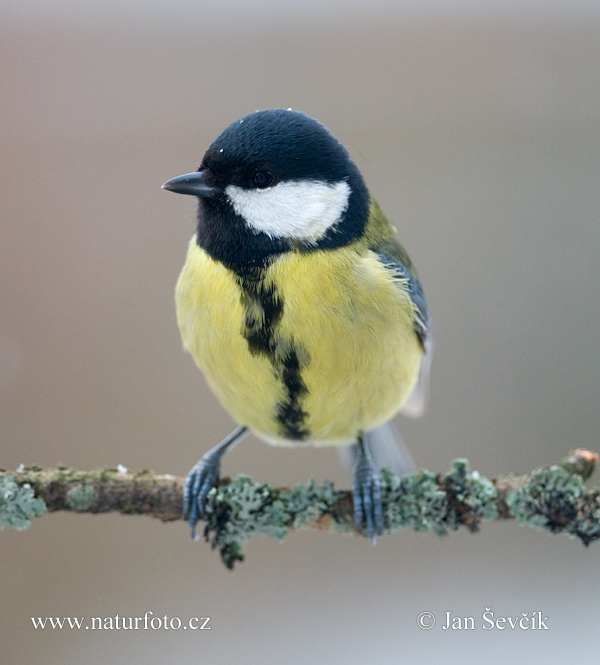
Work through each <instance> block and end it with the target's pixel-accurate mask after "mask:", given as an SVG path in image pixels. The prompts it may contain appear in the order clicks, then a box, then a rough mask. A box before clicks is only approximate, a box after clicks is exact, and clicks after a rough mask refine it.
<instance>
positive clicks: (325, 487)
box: [279, 478, 348, 530]
mask: <svg viewBox="0 0 600 665" xmlns="http://www.w3.org/2000/svg"><path fill="white" fill-rule="evenodd" d="M340 496H341V492H336V491H335V490H334V489H333V483H332V482H331V481H329V480H326V481H325V482H324V483H323V484H322V485H317V484H316V483H315V481H314V480H313V479H312V478H311V479H310V480H309V481H308V483H307V485H306V487H304V486H303V485H297V486H296V487H293V488H292V489H291V490H289V491H284V492H281V493H280V495H279V498H280V499H281V500H282V501H283V502H284V506H285V510H286V511H287V512H289V513H290V514H291V515H292V516H293V517H292V526H294V527H299V528H310V525H311V524H314V523H315V522H317V521H318V520H319V519H320V518H321V517H322V516H323V515H326V514H331V511H332V509H333V506H334V505H335V504H336V503H337V501H338V500H339V499H340ZM338 524H339V526H340V528H341V529H345V530H347V528H348V523H347V522H345V521H344V522H338Z"/></svg>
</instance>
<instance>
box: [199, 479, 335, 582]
mask: <svg viewBox="0 0 600 665" xmlns="http://www.w3.org/2000/svg"><path fill="white" fill-rule="evenodd" d="M342 494H343V493H341V492H335V491H334V489H333V484H332V483H331V482H325V483H324V484H323V485H321V486H318V485H316V484H315V482H314V481H313V480H310V481H309V482H308V484H307V486H306V487H302V486H297V487H293V488H292V489H290V490H283V491H277V490H276V489H275V488H274V487H273V486H272V485H270V484H267V485H260V484H259V483H256V482H254V481H253V480H252V479H251V478H249V477H248V476H238V477H237V478H236V479H235V480H232V481H231V482H230V483H228V484H227V485H221V486H219V487H216V488H213V489H212V490H211V491H210V492H209V494H208V501H207V506H206V513H207V522H206V526H205V529H204V537H205V538H206V540H207V541H209V542H210V543H211V544H212V547H213V548H216V549H219V551H220V553H221V558H222V560H223V562H224V563H225V565H226V566H227V567H228V568H230V569H231V568H233V566H234V565H235V562H236V561H243V558H244V546H245V544H246V543H247V542H248V541H249V540H250V538H252V537H253V536H257V535H267V536H272V537H274V538H276V539H277V540H282V539H283V537H284V536H285V535H286V533H287V532H288V531H289V529H290V527H294V526H299V527H305V526H308V525H309V524H311V523H314V522H316V521H317V520H319V519H320V518H321V517H322V516H323V515H325V514H328V513H329V511H331V510H332V508H333V506H334V504H335V503H336V501H338V499H339V498H340V496H342ZM329 514H330V513H329ZM347 528H348V527H346V529H347Z"/></svg>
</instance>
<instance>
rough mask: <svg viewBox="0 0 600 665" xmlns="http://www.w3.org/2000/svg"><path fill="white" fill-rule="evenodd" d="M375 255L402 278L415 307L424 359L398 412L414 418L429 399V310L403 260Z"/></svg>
mask: <svg viewBox="0 0 600 665" xmlns="http://www.w3.org/2000/svg"><path fill="white" fill-rule="evenodd" d="M377 256H378V257H379V260H380V261H381V262H382V263H383V265H384V266H385V267H386V268H387V269H388V270H390V272H392V273H393V275H394V277H395V278H397V279H401V280H402V281H403V282H404V284H405V285H406V290H407V291H408V295H409V296H410V299H411V302H412V304H413V308H414V316H415V319H414V323H413V326H414V329H415V334H416V335H417V337H418V338H419V340H420V341H421V345H422V347H423V360H422V362H421V370H420V372H419V378H418V380H417V384H416V386H415V388H414V390H413V391H412V393H411V394H410V395H409V397H408V399H407V400H406V402H405V403H404V404H403V406H402V408H401V409H400V411H401V412H402V413H404V414H405V415H407V416H412V417H413V418H417V417H418V416H420V415H422V414H423V412H424V411H425V407H426V406H427V400H428V397H429V373H430V369H431V356H432V355H433V334H432V329H431V320H430V318H429V310H428V309H427V303H426V301H425V295H424V293H423V287H422V286H421V283H420V282H419V280H418V279H417V278H416V277H415V276H414V275H413V274H411V273H410V272H409V271H408V269H407V268H406V266H405V265H404V264H403V263H402V261H400V260H398V259H394V258H392V257H391V256H390V255H389V254H385V253H384V252H377Z"/></svg>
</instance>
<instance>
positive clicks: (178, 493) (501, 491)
mask: <svg viewBox="0 0 600 665" xmlns="http://www.w3.org/2000/svg"><path fill="white" fill-rule="evenodd" d="M597 462H598V455H597V454H596V453H593V452H591V451H588V450H582V449H579V450H575V451H574V452H572V453H571V454H570V455H569V456H568V457H566V458H565V459H563V460H562V461H561V462H559V463H558V464H556V465H553V466H550V467H543V468H541V469H537V470H535V471H533V472H531V473H529V474H526V475H523V476H512V475H509V476H505V477H502V478H497V479H495V480H488V479H487V478H484V477H482V476H480V475H479V473H477V472H476V471H471V470H470V468H469V464H468V462H467V461H466V460H461V459H458V460H454V461H453V462H452V464H451V467H450V470H449V471H448V473H446V474H433V473H431V472H430V471H427V470H419V471H415V472H414V473H410V474H407V475H406V476H403V477H401V478H398V477H397V476H395V475H394V474H393V473H392V472H391V471H390V470H389V469H383V471H382V501H383V512H384V519H385V524H386V530H387V531H389V532H394V531H399V530H403V529H407V528H412V529H415V530H417V531H420V532H424V531H429V530H431V531H434V532H435V533H437V534H439V535H443V534H446V533H447V532H448V531H454V530H456V529H458V528H459V527H460V526H461V525H463V526H466V527H467V528H468V529H469V530H470V531H472V532H474V531H477V530H478V528H479V525H480V524H481V522H482V521H484V520H494V519H511V518H516V519H517V520H518V521H519V522H520V523H522V524H529V525H530V526H534V527H538V528H544V529H547V530H549V531H550V532H551V533H565V534H567V535H570V536H573V537H577V538H579V539H580V540H581V541H582V542H583V543H584V544H585V545H588V544H589V543H591V542H592V541H594V540H597V539H599V538H600V491H599V490H598V489H587V488H586V487H585V486H584V484H583V482H584V480H587V479H588V478H589V477H590V476H591V475H592V473H593V471H594V468H595V465H596V463H597ZM183 483H184V479H183V478H178V477H176V476H171V475H157V474H154V473H153V472H150V471H141V472H138V473H128V472H127V470H126V469H124V468H122V467H120V468H118V469H100V470H97V471H90V472H85V471H77V470H75V469H70V468H67V467H57V468H49V469H42V468H39V467H27V468H25V467H20V468H19V469H17V471H14V472H9V471H5V470H0V528H4V527H12V528H16V529H24V528H27V527H28V526H29V525H30V517H32V516H38V515H41V514H43V513H44V512H46V511H48V512H54V511H57V510H69V511H73V512H79V513H106V512H120V513H123V514H128V515H131V514H143V515H151V516H152V517H157V518H159V519H161V520H163V521H172V520H178V519H181V510H182V505H183V497H182V495H183ZM206 512H207V517H206V525H205V529H204V535H205V538H206V540H208V541H210V542H211V543H212V546H213V548H218V549H219V550H220V552H221V557H222V559H223V561H224V563H225V564H226V565H227V567H228V568H233V565H234V564H235V562H236V561H241V560H243V548H244V545H245V543H246V542H247V541H248V540H249V539H250V538H251V537H252V536H254V535H257V534H268V535H271V536H274V537H276V538H278V539H281V538H283V537H284V536H285V534H286V533H287V532H288V531H289V530H290V529H293V528H314V529H320V530H329V531H338V532H347V533H351V532H352V531H353V529H352V521H353V517H352V515H353V506H352V495H351V493H350V492H349V491H347V490H334V488H333V485H332V483H330V482H327V481H326V482H325V483H324V484H323V485H321V486H317V485H316V484H315V483H314V482H313V481H309V483H308V485H307V486H306V487H304V486H296V487H293V488H287V487H279V488H275V487H273V486H272V485H270V484H267V485H259V484H258V483H255V482H254V481H252V480H251V479H250V478H249V477H247V476H239V477H238V478H236V479H234V480H229V479H223V480H222V481H221V482H220V483H219V486H218V487H216V488H215V489H213V490H212V491H211V492H210V494H209V497H208V503H207V507H206Z"/></svg>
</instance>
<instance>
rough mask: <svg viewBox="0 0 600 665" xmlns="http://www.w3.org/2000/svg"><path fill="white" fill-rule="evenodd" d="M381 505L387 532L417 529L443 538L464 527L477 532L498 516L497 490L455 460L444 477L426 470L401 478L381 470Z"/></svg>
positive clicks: (462, 461)
mask: <svg viewBox="0 0 600 665" xmlns="http://www.w3.org/2000/svg"><path fill="white" fill-rule="evenodd" d="M382 481H383V482H382V486H383V487H382V502H383V507H384V508H383V510H384V520H385V525H386V529H387V530H388V531H390V532H394V531H402V530H404V529H414V530H415V531H418V532H420V533H423V532H425V531H433V532H434V533H436V534H437V535H439V536H443V535H445V534H447V533H448V531H456V530H457V529H458V528H459V527H460V525H461V524H464V525H466V526H467V527H468V528H470V529H471V530H476V528H477V525H478V524H479V522H480V521H481V520H491V519H495V518H497V516H498V511H497V508H496V503H495V501H496V497H497V493H496V488H495V487H494V485H493V484H492V483H491V482H490V481H489V480H487V479H486V478H482V477H481V476H480V475H479V474H478V473H477V472H476V471H473V472H472V471H471V470H470V468H469V463H468V462H467V461H466V460H463V459H456V460H454V461H453V462H452V463H451V465H450V471H449V472H448V474H446V475H445V476H437V475H435V474H433V473H431V471H427V470H426V469H423V470H420V471H415V472H414V473H409V474H407V475H405V476H402V477H401V478H399V477H398V476H396V475H395V474H394V473H392V471H391V470H390V469H389V468H388V469H383V470H382Z"/></svg>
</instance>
